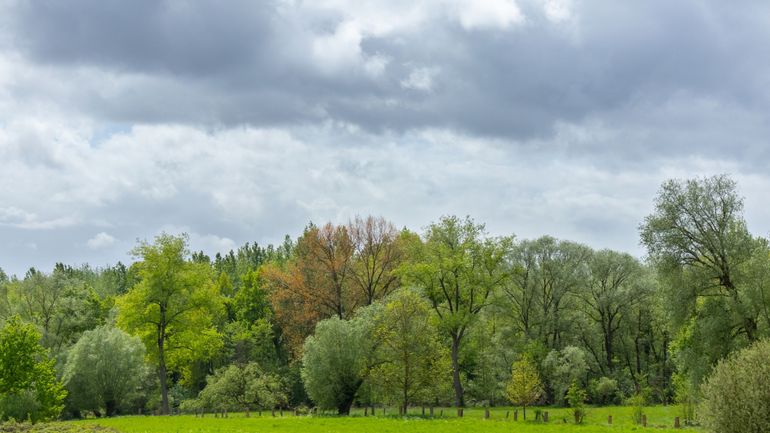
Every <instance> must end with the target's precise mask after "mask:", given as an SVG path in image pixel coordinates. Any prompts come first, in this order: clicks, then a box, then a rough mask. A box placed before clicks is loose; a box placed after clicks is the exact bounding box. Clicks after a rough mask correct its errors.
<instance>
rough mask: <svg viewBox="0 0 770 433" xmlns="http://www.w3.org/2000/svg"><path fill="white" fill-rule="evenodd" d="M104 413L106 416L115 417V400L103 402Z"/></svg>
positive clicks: (116, 409) (116, 406) (116, 410)
mask: <svg viewBox="0 0 770 433" xmlns="http://www.w3.org/2000/svg"><path fill="white" fill-rule="evenodd" d="M104 412H105V413H106V415H107V416H115V415H116V414H117V412H118V405H117V402H116V401H115V400H107V401H105V402H104Z"/></svg>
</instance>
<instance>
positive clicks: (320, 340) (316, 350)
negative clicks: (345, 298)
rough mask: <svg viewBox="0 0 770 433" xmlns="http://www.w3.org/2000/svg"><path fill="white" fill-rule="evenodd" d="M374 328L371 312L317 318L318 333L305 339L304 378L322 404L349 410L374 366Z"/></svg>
mask: <svg viewBox="0 0 770 433" xmlns="http://www.w3.org/2000/svg"><path fill="white" fill-rule="evenodd" d="M375 306H376V304H375ZM370 308H371V307H370ZM373 332H374V330H373V322H372V320H371V319H370V317H368V316H357V317H355V318H353V319H351V320H342V319H340V318H338V317H333V318H330V319H326V320H322V321H321V322H318V325H316V329H315V333H314V334H313V335H311V336H309V337H308V338H307V339H306V340H305V345H304V350H303V352H304V354H303V356H302V381H303V382H304V384H305V389H306V390H307V393H308V396H310V398H311V399H312V400H313V401H314V402H315V403H316V404H318V405H319V406H320V407H321V408H324V409H337V412H338V413H339V414H340V415H347V414H349V413H350V407H351V405H352V404H353V401H354V400H355V398H356V394H357V393H358V390H359V388H361V385H362V384H363V383H364V380H365V379H366V376H367V374H368V372H369V369H370V368H371V367H372V359H373V354H374V347H375V346H376V342H374V340H373Z"/></svg>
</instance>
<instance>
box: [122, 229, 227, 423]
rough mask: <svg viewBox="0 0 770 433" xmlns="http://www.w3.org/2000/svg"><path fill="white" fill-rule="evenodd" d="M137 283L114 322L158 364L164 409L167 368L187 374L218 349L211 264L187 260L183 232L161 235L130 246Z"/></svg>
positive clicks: (218, 303)
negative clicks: (140, 341) (194, 363)
mask: <svg viewBox="0 0 770 433" xmlns="http://www.w3.org/2000/svg"><path fill="white" fill-rule="evenodd" d="M133 254H134V256H135V257H137V258H139V259H140V261H139V262H137V263H135V264H134V267H135V268H136V272H137V274H138V276H139V279H140V280H139V282H138V283H137V284H136V285H134V286H133V287H132V288H131V289H130V290H129V291H128V293H126V294H125V295H123V296H121V297H120V298H118V300H117V305H118V308H119V315H118V326H120V327H121V328H122V329H125V330H126V331H127V332H129V333H131V334H133V335H137V336H139V337H140V338H141V339H142V341H143V342H144V344H145V347H146V349H147V353H148V355H149V356H150V358H151V360H152V361H153V362H154V363H155V364H156V365H157V371H158V379H159V381H160V391H161V411H162V412H163V413H166V414H167V413H169V400H168V388H169V386H168V376H169V371H170V370H171V371H176V372H180V373H182V374H185V373H186V368H188V367H189V365H190V364H191V363H192V362H193V361H194V360H196V359H207V358H211V357H213V356H214V355H215V354H216V353H218V352H219V351H220V349H221V347H222V338H221V335H220V334H219V332H218V331H217V330H216V328H215V326H214V319H215V318H216V317H217V316H219V315H220V314H222V311H223V304H222V298H221V295H220V294H219V293H218V291H217V288H216V285H215V284H214V283H213V278H212V272H211V267H210V266H209V265H208V264H206V263H195V262H192V261H190V260H189V258H188V257H189V251H188V249H187V236H186V235H182V236H172V235H167V234H162V235H160V236H158V237H156V238H155V242H154V243H152V244H150V243H147V242H141V243H140V244H139V246H137V247H136V248H135V249H134V250H133Z"/></svg>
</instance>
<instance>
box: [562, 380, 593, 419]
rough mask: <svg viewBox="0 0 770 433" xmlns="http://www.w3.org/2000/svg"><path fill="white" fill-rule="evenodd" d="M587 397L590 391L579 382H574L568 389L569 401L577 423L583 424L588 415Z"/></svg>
mask: <svg viewBox="0 0 770 433" xmlns="http://www.w3.org/2000/svg"><path fill="white" fill-rule="evenodd" d="M587 397H588V393H586V391H585V390H584V389H583V388H582V387H581V386H580V385H579V384H578V383H577V382H572V385H570V387H569V390H568V391H567V403H568V404H569V407H571V408H572V417H573V418H574V419H575V424H582V423H583V420H584V419H585V417H586V409H585V401H586V398H587Z"/></svg>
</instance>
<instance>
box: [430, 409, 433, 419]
mask: <svg viewBox="0 0 770 433" xmlns="http://www.w3.org/2000/svg"><path fill="white" fill-rule="evenodd" d="M430 417H431V418H433V406H431V407H430Z"/></svg>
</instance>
